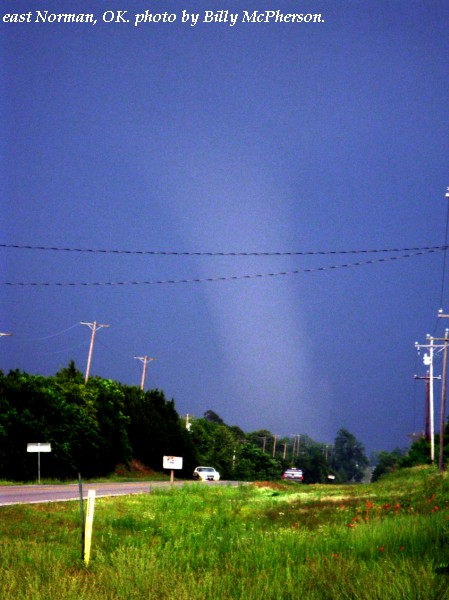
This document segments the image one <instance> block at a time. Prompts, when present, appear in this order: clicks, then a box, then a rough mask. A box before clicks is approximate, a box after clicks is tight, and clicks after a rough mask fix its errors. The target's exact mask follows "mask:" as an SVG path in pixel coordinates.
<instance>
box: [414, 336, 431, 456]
mask: <svg viewBox="0 0 449 600" xmlns="http://www.w3.org/2000/svg"><path fill="white" fill-rule="evenodd" d="M426 337H427V339H428V340H429V344H425V345H421V344H418V342H415V348H416V349H417V350H419V349H420V348H421V347H422V348H429V354H425V355H424V364H425V365H426V366H428V367H429V382H430V383H429V386H430V387H429V420H430V460H431V462H432V464H433V463H434V461H435V433H434V418H433V379H434V378H433V351H434V349H435V346H434V338H433V337H432V336H431V335H429V334H427V336H426Z"/></svg>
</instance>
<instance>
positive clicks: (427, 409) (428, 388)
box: [414, 371, 441, 442]
mask: <svg viewBox="0 0 449 600" xmlns="http://www.w3.org/2000/svg"><path fill="white" fill-rule="evenodd" d="M414 379H415V380H423V381H425V382H426V421H425V429H424V439H425V440H426V442H429V441H430V432H429V407H430V373H429V371H427V374H426V376H425V377H421V376H418V375H415V377H414ZM434 379H441V377H440V375H438V377H434Z"/></svg>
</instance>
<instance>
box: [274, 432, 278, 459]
mask: <svg viewBox="0 0 449 600" xmlns="http://www.w3.org/2000/svg"><path fill="white" fill-rule="evenodd" d="M277 437H278V436H277V435H275V436H274V439H273V458H274V456H275V454H276V440H277Z"/></svg>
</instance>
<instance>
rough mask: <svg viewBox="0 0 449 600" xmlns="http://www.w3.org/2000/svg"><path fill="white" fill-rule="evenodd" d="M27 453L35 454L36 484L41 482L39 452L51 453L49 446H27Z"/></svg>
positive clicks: (38, 444)
mask: <svg viewBox="0 0 449 600" xmlns="http://www.w3.org/2000/svg"><path fill="white" fill-rule="evenodd" d="M27 452H37V482H38V483H40V482H41V452H51V444H41V443H40V442H38V443H37V444H27Z"/></svg>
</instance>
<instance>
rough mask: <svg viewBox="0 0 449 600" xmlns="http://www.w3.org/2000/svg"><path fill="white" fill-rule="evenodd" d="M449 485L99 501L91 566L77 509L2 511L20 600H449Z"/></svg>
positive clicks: (259, 490)
mask: <svg viewBox="0 0 449 600" xmlns="http://www.w3.org/2000/svg"><path fill="white" fill-rule="evenodd" d="M448 503H449V479H448V477H447V476H446V475H441V474H439V473H437V472H435V471H433V470H432V469H414V470H410V471H407V472H405V473H402V474H401V475H396V476H390V477H388V478H387V479H385V480H383V481H382V480H381V481H379V482H377V483H376V484H371V485H358V486H302V485H297V484H291V485H288V484H279V485H273V484H259V485H253V486H242V487H238V488H232V487H223V486H220V487H217V486H209V485H207V484H192V485H186V486H184V487H183V488H181V489H173V490H167V491H155V492H153V493H152V494H150V495H142V496H131V497H128V498H110V499H98V500H97V502H96V507H95V521H94V531H93V544H92V554H91V562H90V563H89V566H88V567H85V566H84V565H83V563H82V561H81V558H80V531H79V514H78V510H79V508H78V506H77V503H61V504H49V505H32V506H16V507H4V508H2V509H1V510H0V551H1V558H0V586H1V587H2V598H5V599H9V598H15V599H22V598H23V599H25V598H26V599H28V598H29V599H30V600H31V599H32V600H41V599H42V600H43V599H45V600H52V599H55V600H56V599H58V600H59V599H61V598H64V599H72V598H73V599H75V598H76V599H77V600H79V599H80V598H86V599H89V600H90V599H92V600H97V599H108V600H109V599H114V598H124V599H128V598H129V599H131V598H139V599H147V598H148V599H158V600H159V599H161V600H165V599H167V600H170V599H176V600H183V599H186V600H187V599H189V600H190V599H199V600H202V599H208V600H209V599H223V600H225V599H226V600H227V599H233V598H236V599H237V598H238V599H245V600H246V599H248V600H252V599H254V600H255V599H257V600H259V599H261V598H264V599H266V598H268V599H290V598H291V599H293V598H306V599H317V600H318V599H319V600H321V599H332V600H334V599H348V600H349V599H359V598H360V599H362V600H363V599H379V600H381V599H382V600H383V599H393V600H394V599H396V598H398V599H404V600H409V599H421V598H422V599H423V600H424V599H425V600H429V599H435V600H437V599H438V600H440V599H443V600H444V599H445V598H448V599H449V592H448V584H449V576H448V575H447V574H446V568H445V567H446V566H448V565H449V543H448V542H449V505H448Z"/></svg>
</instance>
